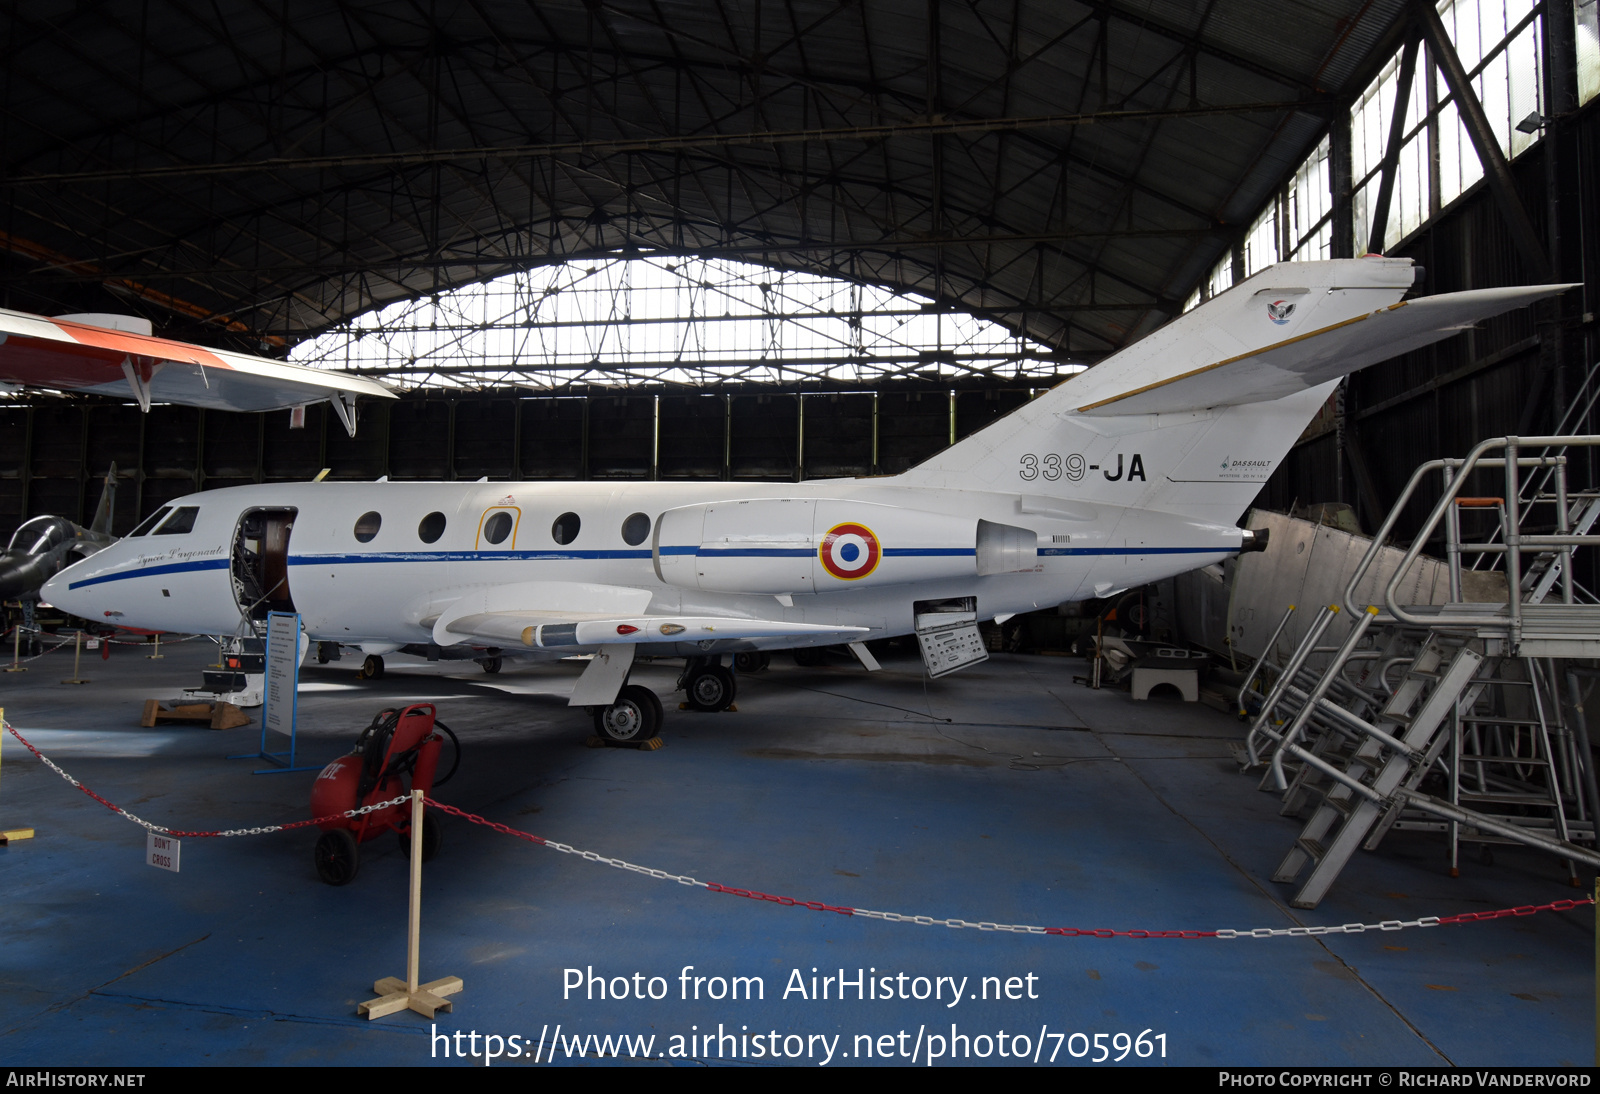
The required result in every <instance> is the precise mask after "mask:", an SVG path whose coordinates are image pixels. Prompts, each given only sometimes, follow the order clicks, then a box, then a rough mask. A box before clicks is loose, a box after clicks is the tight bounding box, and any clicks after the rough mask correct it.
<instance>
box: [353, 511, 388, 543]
mask: <svg viewBox="0 0 1600 1094" xmlns="http://www.w3.org/2000/svg"><path fill="white" fill-rule="evenodd" d="M381 527H383V518H382V517H381V516H379V515H378V514H377V513H362V514H361V515H360V516H359V517H357V518H356V527H355V533H356V541H357V542H358V543H371V542H372V541H373V539H374V538H375V537H376V536H377V534H378V529H379V528H381Z"/></svg>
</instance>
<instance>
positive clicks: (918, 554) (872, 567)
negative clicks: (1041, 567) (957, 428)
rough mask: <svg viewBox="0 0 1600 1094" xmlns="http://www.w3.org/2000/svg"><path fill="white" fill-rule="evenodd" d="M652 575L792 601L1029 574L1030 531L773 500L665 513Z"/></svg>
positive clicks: (913, 513)
mask: <svg viewBox="0 0 1600 1094" xmlns="http://www.w3.org/2000/svg"><path fill="white" fill-rule="evenodd" d="M654 555H655V564H656V575H657V576H658V577H660V578H661V580H662V581H664V582H666V583H668V584H669V585H678V586H681V587H683V588H688V589H702V590H705V591H707V592H724V593H770V594H794V593H813V592H837V591H840V590H843V589H848V588H851V587H852V586H866V585H898V584H902V583H905V582H912V581H926V580H930V579H935V580H936V579H940V578H950V577H976V576H978V575H980V574H991V573H1008V572H1012V571H1017V570H1031V569H1033V568H1034V566H1035V565H1036V561H1037V536H1035V534H1034V533H1033V532H1032V531H1030V530H1028V529H1026V528H1015V527H1012V526H1011V525H1006V524H995V523H994V522H992V521H986V520H978V519H976V518H974V517H961V516H952V515H950V514H947V513H927V512H922V511H920V510H917V509H903V508H900V507H899V506H895V505H881V504H875V503H872V502H857V501H842V500H834V499H829V498H818V499H801V498H767V499H754V500H750V501H729V502H714V503H712V504H710V505H686V506H683V507H682V508H679V509H669V510H667V511H666V512H665V513H662V514H661V517H660V519H659V520H658V521H657V522H656V534H655V543H654Z"/></svg>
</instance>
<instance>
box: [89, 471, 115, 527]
mask: <svg viewBox="0 0 1600 1094" xmlns="http://www.w3.org/2000/svg"><path fill="white" fill-rule="evenodd" d="M116 507H117V465H116V461H112V464H111V467H110V469H109V470H108V471H106V484H105V486H104V487H103V488H102V489H101V491H100V504H99V505H97V506H95V509H94V523H93V524H91V525H89V531H91V532H99V533H100V534H101V535H103V536H109V535H110V534H111V520H112V517H113V515H114V514H115V512H116Z"/></svg>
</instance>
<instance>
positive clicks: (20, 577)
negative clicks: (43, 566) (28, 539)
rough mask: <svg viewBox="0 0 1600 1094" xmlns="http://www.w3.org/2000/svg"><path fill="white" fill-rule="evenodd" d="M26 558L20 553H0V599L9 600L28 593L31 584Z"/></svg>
mask: <svg viewBox="0 0 1600 1094" xmlns="http://www.w3.org/2000/svg"><path fill="white" fill-rule="evenodd" d="M29 569H30V567H29V566H28V556H27V555H25V554H23V553H21V552H20V551H0V598H3V599H5V600H10V599H12V598H13V597H17V596H20V595H22V594H23V593H25V592H27V591H28V586H29V585H30V584H31V582H30V581H29V580H28V579H29V576H30V575H29V573H28V570H29Z"/></svg>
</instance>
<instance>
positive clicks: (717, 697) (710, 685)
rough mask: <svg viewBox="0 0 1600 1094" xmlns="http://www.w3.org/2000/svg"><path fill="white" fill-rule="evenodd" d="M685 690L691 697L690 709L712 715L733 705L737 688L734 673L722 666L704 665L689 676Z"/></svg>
mask: <svg viewBox="0 0 1600 1094" xmlns="http://www.w3.org/2000/svg"><path fill="white" fill-rule="evenodd" d="M683 690H684V691H685V692H686V693H687V694H688V696H689V709H690V710H702V711H706V712H708V713H712V712H715V711H719V710H727V709H728V708H729V707H730V706H732V705H733V696H734V692H735V690H737V689H736V686H735V684H734V681H733V673H732V672H730V671H729V670H728V669H726V668H725V667H723V666H722V665H704V666H702V667H700V668H698V669H695V670H694V671H693V672H691V673H690V674H689V680H688V682H687V683H685V684H684V688H683Z"/></svg>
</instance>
